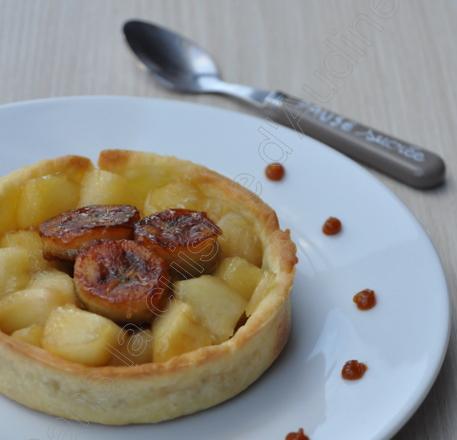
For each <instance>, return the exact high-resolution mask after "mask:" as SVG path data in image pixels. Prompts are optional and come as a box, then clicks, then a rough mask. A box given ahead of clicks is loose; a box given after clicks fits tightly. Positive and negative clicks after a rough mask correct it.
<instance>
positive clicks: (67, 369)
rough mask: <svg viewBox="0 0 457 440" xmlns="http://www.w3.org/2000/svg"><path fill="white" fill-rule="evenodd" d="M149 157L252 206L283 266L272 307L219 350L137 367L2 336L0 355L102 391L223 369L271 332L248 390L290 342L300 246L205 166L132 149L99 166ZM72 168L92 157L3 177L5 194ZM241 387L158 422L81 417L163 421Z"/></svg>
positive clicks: (256, 202) (85, 165)
mask: <svg viewBox="0 0 457 440" xmlns="http://www.w3.org/2000/svg"><path fill="white" fill-rule="evenodd" d="M144 154H146V155H148V156H154V157H156V158H159V159H160V160H166V161H172V162H173V163H176V164H178V165H181V164H186V165H187V166H189V167H190V168H192V170H193V171H195V172H196V173H195V174H194V175H193V180H196V181H199V182H200V183H202V184H205V183H206V184H210V183H211V184H212V185H215V186H217V188H218V189H219V190H220V191H221V192H222V193H223V194H225V195H226V196H227V197H230V198H231V199H232V200H233V199H235V200H237V201H239V202H240V203H242V204H243V206H247V207H248V209H249V210H250V212H251V213H252V215H253V216H255V218H256V221H257V222H258V223H260V224H261V225H262V228H263V230H262V231H261V233H262V234H263V235H264V236H265V237H267V238H268V239H269V241H270V244H269V252H270V253H271V260H272V261H273V262H279V265H278V267H277V268H276V270H277V275H278V283H277V285H276V287H275V292H276V295H274V300H273V301H269V302H268V304H265V305H264V306H263V307H259V310H258V311H256V312H255V313H254V314H253V315H252V316H251V317H250V318H249V320H248V321H247V324H246V325H245V326H243V327H242V328H240V329H239V330H238V331H237V333H236V334H235V335H234V336H233V337H232V338H231V339H230V340H228V341H226V342H224V343H222V344H219V345H216V346H210V347H203V348H200V349H198V350H195V351H192V352H189V353H186V354H183V355H180V356H177V357H175V358H173V359H170V360H169V361H167V362H164V363H150V364H144V365H138V366H133V367H113V366H106V367H95V368H93V367H85V366H82V365H78V364H75V363H71V362H68V361H65V360H63V359H61V358H58V357H57V356H54V355H52V354H50V353H48V352H46V351H44V350H42V349H39V348H35V347H31V346H29V345H28V344H25V343H22V342H21V341H17V340H14V339H12V338H11V337H9V336H8V335H5V334H3V333H1V332H0V353H1V354H2V357H3V358H4V359H6V360H10V361H12V362H13V363H18V364H19V365H21V364H22V362H21V360H24V359H25V360H27V359H28V360H34V361H36V362H38V364H39V367H40V368H39V369H40V370H42V371H41V373H42V374H44V376H46V375H49V376H50V377H51V378H52V377H53V376H57V377H58V379H56V380H57V382H58V383H59V380H61V381H68V380H70V381H71V380H73V381H74V382H75V383H78V381H80V380H82V381H83V384H84V385H85V386H90V387H98V386H99V382H100V380H102V381H103V380H104V379H114V380H116V383H117V384H119V383H120V382H119V381H121V382H123V383H124V384H128V383H130V384H134V383H138V384H140V383H141V384H143V382H144V381H145V380H146V382H149V383H153V382H154V381H156V382H157V381H158V382H160V381H161V379H163V378H167V377H168V378H170V377H176V376H180V375H181V376H182V374H185V373H186V372H187V371H188V370H189V366H192V367H193V368H194V369H195V368H196V367H199V368H203V367H207V366H208V365H210V366H211V364H216V363H218V364H219V365H222V369H223V366H224V363H225V362H226V360H227V359H229V358H230V357H231V356H232V355H233V353H236V352H237V351H241V352H242V351H243V349H245V348H246V347H248V345H249V342H251V345H256V344H254V342H256V335H259V334H263V333H269V334H270V338H269V339H270V341H269V342H270V348H271V352H269V353H268V355H264V356H263V358H262V359H260V361H259V362H258V363H257V365H256V366H255V370H256V373H255V374H254V375H253V377H252V378H251V380H249V381H248V383H246V386H248V385H249V384H250V383H252V382H253V381H255V380H256V379H257V378H258V377H259V376H260V375H261V374H262V372H263V371H265V369H266V368H268V367H269V365H271V363H272V362H273V361H274V359H276V357H277V356H278V355H279V353H280V352H281V350H282V348H283V347H284V345H285V344H286V341H287V338H288V334H289V331H290V311H289V312H288V313H285V312H284V310H285V309H288V308H290V304H289V292H290V289H291V286H292V281H293V276H294V266H295V264H296V262H297V259H296V248H295V245H294V243H293V242H292V241H291V240H290V232H289V231H288V230H286V231H281V230H280V229H279V223H278V219H277V216H276V214H275V212H274V211H273V210H272V209H271V208H270V207H269V206H268V205H266V204H265V203H264V202H263V201H262V200H260V198H259V197H257V196H256V195H254V194H253V193H251V192H250V191H249V190H247V189H245V188H243V187H242V186H241V185H239V184H238V183H236V182H234V181H232V180H230V179H228V178H227V177H225V176H222V175H220V174H218V173H216V172H214V171H211V170H209V169H207V168H205V167H203V166H201V165H196V164H193V163H192V162H189V161H184V160H181V159H176V158H173V157H164V156H159V155H155V154H153V153H140V152H132V151H128V150H105V151H103V152H102V153H101V155H100V159H99V165H100V166H101V167H103V169H108V170H109V168H110V167H111V166H112V165H113V163H116V164H119V163H121V164H122V163H127V162H129V161H132V160H135V159H141V158H142V157H144ZM69 165H70V166H76V168H78V167H80V168H81V170H82V171H88V170H89V169H90V168H91V167H92V164H91V162H90V160H89V159H86V158H83V157H80V156H65V157H61V158H57V159H53V160H50V161H47V160H45V161H42V162H39V163H37V164H35V165H32V166H30V167H27V168H25V169H20V170H18V171H16V172H13V173H11V174H10V175H8V176H5V177H4V178H1V179H0V193H1V191H2V187H3V188H4V187H5V186H8V185H10V184H14V185H16V184H18V183H20V182H23V181H26V180H27V179H30V178H33V177H36V176H38V175H43V174H47V173H54V172H59V171H62V172H64V171H65V169H66V168H67V167H68V166H69ZM266 345H267V346H268V345H269V344H268V343H267V344H266ZM203 369H204V368H203ZM219 374H220V373H219ZM122 379H125V380H122ZM151 381H152V382H151ZM61 386H62V385H61ZM246 386H244V387H243V388H242V389H244V388H245V387H246ZM102 388H103V387H102ZM242 389H240V390H236V389H235V390H234V392H233V393H228V394H227V393H226V394H225V395H223V396H222V397H221V398H220V399H216V402H211V403H209V404H206V403H201V402H196V404H195V405H193V406H194V407H193V408H192V407H191V408H189V409H188V410H186V411H182V412H181V413H180V414H170V415H164V416H162V417H158V418H155V417H153V416H151V417H150V419H147V417H146V419H139V418H138V417H133V416H132V420H127V421H126V420H125V417H122V414H121V413H118V412H117V411H116V414H114V415H113V416H112V417H111V416H110V417H108V418H106V417H105V416H102V415H101V414H99V415H98V416H94V414H93V413H91V412H90V411H88V412H87V414H84V411H83V414H80V415H79V416H78V417H81V420H87V421H94V422H98V423H107V424H124V423H144V422H147V421H160V420H165V419H169V418H173V417H176V416H180V415H183V414H187V413H191V412H194V411H198V410H200V409H204V408H206V407H208V406H212V405H214V404H217V403H219V402H221V401H223V400H226V399H228V398H230V397H232V396H233V395H236V394H238V393H239V392H240V391H241V390H242ZM0 390H1V391H2V392H3V393H4V394H5V395H7V396H9V397H11V398H13V399H14V400H17V401H19V402H21V403H24V404H25V405H27V406H30V407H34V408H36V409H39V410H41V411H45V412H49V413H51V414H55V415H61V416H63V417H69V418H74V417H73V416H72V414H68V413H67V412H66V411H65V409H64V408H59V407H52V408H49V409H46V408H43V406H40V405H36V404H34V403H33V402H32V401H31V400H33V399H28V398H27V396H18V395H15V392H14V387H12V388H11V387H6V389H5V386H4V381H1V380H0ZM86 403H87V402H86ZM191 406H192V405H191ZM123 411H125V409H123Z"/></svg>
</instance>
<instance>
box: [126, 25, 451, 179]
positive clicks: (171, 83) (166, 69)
mask: <svg viewBox="0 0 457 440" xmlns="http://www.w3.org/2000/svg"><path fill="white" fill-rule="evenodd" d="M124 34H125V37H126V40H127V43H128V44H129V46H130V48H131V49H132V51H133V52H134V53H135V54H136V55H137V57H138V58H139V59H140V60H141V61H142V62H143V64H144V65H145V66H146V67H147V68H148V69H149V70H150V71H151V72H152V73H153V74H154V76H155V78H156V79H157V80H159V82H160V83H161V84H163V85H164V86H165V87H167V88H169V89H172V90H175V91H177V92H184V93H216V94H221V95H226V96H230V97H232V98H237V99H239V100H241V101H243V102H245V103H247V104H250V105H252V106H254V107H255V108H256V109H257V110H258V111H259V112H260V113H261V114H262V115H263V116H264V117H268V118H270V119H272V120H273V121H276V122H279V123H281V124H284V125H287V126H289V127H291V128H294V129H295V130H299V131H301V132H302V133H305V134H307V135H309V136H312V137H313V138H315V139H318V140H319V141H322V142H324V143H326V144H328V145H330V146H331V147H333V148H335V149H336V150H338V151H340V152H342V153H344V154H346V155H348V156H350V157H352V158H353V159H356V160H358V161H360V162H362V163H364V164H366V165H369V166H370V167H372V168H374V169H377V170H379V171H382V172H384V173H385V174H387V175H390V176H392V177H394V178H396V179H398V180H399V181H401V182H404V183H406V184H408V185H410V186H413V187H416V188H430V187H433V186H437V185H439V184H440V183H442V182H443V180H444V174H445V165H444V162H443V160H442V159H441V158H440V157H439V156H437V155H436V154H434V153H432V152H430V151H427V150H425V149H423V148H421V147H418V146H415V145H412V144H410V143H407V142H404V141H401V140H399V139H395V138H393V137H392V136H389V135H386V134H384V133H381V132H379V131H378V130H375V129H373V128H370V127H366V126H364V125H362V124H359V123H358V122H355V121H352V120H350V119H348V118H346V117H344V116H340V115H338V114H336V113H334V112H331V111H329V110H325V109H323V108H322V107H320V106H319V105H316V104H313V103H310V102H306V101H303V100H300V99H296V98H293V97H291V96H288V95H286V94H285V93H282V92H279V91H276V92H275V91H273V92H271V91H266V90H260V89H256V88H253V87H249V86H245V85H239V84H231V83H227V82H225V81H223V80H222V79H221V76H220V73H219V70H218V69H217V66H216V64H215V62H214V61H213V59H212V58H211V56H210V55H209V54H208V53H207V52H206V51H205V50H203V49H202V48H200V47H199V46H198V45H197V44H195V43H194V42H193V41H191V40H189V39H187V38H185V37H183V36H181V35H179V34H176V33H175V32H172V31H170V30H168V29H165V28H163V27H160V26H157V25H155V24H151V23H146V22H142V21H137V20H133V21H128V22H127V23H125V25H124Z"/></svg>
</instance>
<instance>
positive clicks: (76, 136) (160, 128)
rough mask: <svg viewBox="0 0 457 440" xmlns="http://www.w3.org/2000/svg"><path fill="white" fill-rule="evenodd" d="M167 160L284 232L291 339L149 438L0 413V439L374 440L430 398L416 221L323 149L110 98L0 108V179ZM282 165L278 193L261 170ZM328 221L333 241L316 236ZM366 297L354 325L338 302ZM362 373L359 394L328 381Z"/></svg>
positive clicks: (436, 343) (427, 268) (426, 269)
mask: <svg viewBox="0 0 457 440" xmlns="http://www.w3.org/2000/svg"><path fill="white" fill-rule="evenodd" d="M108 147H110V148H130V149H138V150H146V151H147V150H151V151H155V152H158V153H163V154H173V155H176V156H179V157H181V158H187V159H191V160H193V161H195V162H197V163H201V164H204V165H207V166H209V167H211V168H213V169H215V170H217V171H219V172H222V173H223V174H225V175H227V176H229V177H232V178H235V179H236V180H238V181H240V182H242V183H243V184H245V185H247V186H249V187H250V188H251V189H252V190H254V191H256V192H258V193H259V194H260V195H261V197H262V198H263V199H264V200H265V201H266V202H268V203H269V204H271V206H272V207H273V208H274V209H275V210H276V211H277V213H278V215H279V218H280V220H281V224H282V226H283V227H288V228H290V229H291V230H292V233H293V238H294V240H295V242H296V243H297V246H298V252H299V258H300V263H299V265H298V271H297V278H296V283H295V287H294V291H293V331H292V335H291V339H290V342H289V344H288V346H287V347H286V349H285V351H284V353H283V354H282V356H281V357H280V358H279V359H278V361H277V362H276V363H275V364H274V365H273V367H272V368H271V369H270V370H269V371H268V372H267V373H266V374H265V375H264V376H263V377H262V378H261V379H260V380H259V381H258V382H257V383H255V384H254V385H253V386H252V387H250V388H249V389H248V390H247V391H245V392H244V393H242V394H241V395H239V396H238V397H236V398H234V399H232V400H230V401H228V402H226V403H224V404H222V405H219V406H217V407H215V408H212V409H210V410H207V411H203V412H201V413H198V414H195V415H192V416H188V417H184V418H181V419H179V420H175V421H171V422H167V423H162V424H159V425H143V426H130V427H117V428H112V427H105V426H100V425H88V424H84V423H77V422H69V421H65V420H59V419H56V418H53V417H49V416H46V415H43V414H40V413H38V412H34V411H30V410H28V409H25V408H23V407H22V406H19V405H17V404H15V403H13V402H11V401H9V400H7V399H4V398H1V399H0V420H1V421H2V423H1V425H2V438H8V439H27V440H32V439H37V440H38V439H39V440H83V439H84V440H92V439H93V440H104V439H106V440H108V439H109V440H118V439H119V440H121V439H122V440H124V439H126V438H131V439H135V440H142V439H148V440H150V439H167V440H174V439H183V438H186V439H218V440H229V439H230V440H233V439H237V440H253V439H263V440H281V439H284V437H285V435H286V434H287V433H288V432H290V431H294V430H297V428H299V427H303V428H304V429H305V432H306V433H307V434H308V435H309V436H310V437H311V439H312V440H329V439H336V438H338V439H351V440H358V439H360V440H368V439H384V438H389V437H390V436H392V435H393V434H394V433H395V432H396V431H397V430H398V429H399V428H400V427H401V425H402V424H404V423H405V422H406V420H407V419H408V418H409V417H410V416H411V414H412V413H413V412H414V410H415V409H416V408H417V406H418V405H419V404H420V402H421V401H422V400H423V399H424V397H425V395H426V394H427V392H428V390H429V389H430V387H431V385H432V383H433V381H434V379H435V377H436V375H437V373H438V371H439V368H440V366H441V363H442V360H443V356H444V353H445V350H446V346H447V342H448V331H449V307H448V295H447V290H446V284H445V279H444V277H443V272H442V269H441V266H440V263H439V260H438V258H437V255H436V253H435V251H434V249H433V246H432V244H431V243H430V241H429V239H428V238H427V236H426V235H425V233H424V231H423V230H422V228H421V227H420V226H419V224H418V223H417V221H416V220H415V219H414V218H413V216H412V215H411V214H410V213H409V211H408V210H407V209H406V208H405V207H404V206H403V205H402V204H401V203H400V202H399V201H398V199H396V198H395V197H394V196H393V195H392V194H391V193H390V192H389V191H388V190H387V189H386V188H385V187H384V186H382V185H381V184H380V183H379V182H378V181H377V180H376V179H374V178H373V177H372V176H371V175H370V174H369V173H368V172H366V171H365V170H364V169H362V168H361V167H360V166H358V165H357V164H355V163H354V162H352V161H350V160H349V159H347V158H345V157H344V156H342V155H340V154H339V153H336V152H335V151H333V150H331V149H330V148H328V147H326V146H324V145H322V144H320V143H318V142H316V141H314V140H312V139H309V138H307V137H304V136H301V135H299V134H297V133H296V132H294V131H291V130H288V129H286V128H282V127H277V126H273V125H270V124H269V123H267V122H266V121H263V120H260V119H256V118H252V117H248V116H244V115H241V114H237V113H232V112H228V111H222V110H217V109H215V108H211V107H204V106H196V105H190V104H184V103H180V102H174V101H161V100H149V99H139V98H126V97H124V98H122V97H119V98H117V97H91V98H64V99H52V100H44V101H36V102H27V103H19V104H15V105H7V106H3V107H1V108H0V172H1V174H4V173H6V172H8V171H10V170H13V169H15V168H18V167H21V166H23V165H26V164H30V163H33V162H35V161H37V160H40V159H44V158H51V157H54V156H57V155H62V154H66V153H73V154H74V153H76V154H82V155H88V156H90V157H92V158H96V157H97V153H98V152H99V151H100V150H101V149H103V148H108ZM270 159H271V160H281V161H283V162H285V167H286V169H287V177H286V179H285V180H284V181H283V182H281V183H273V182H269V181H267V180H266V179H265V178H264V177H263V171H264V167H265V165H266V163H265V160H267V161H269V160H270ZM330 215H333V216H337V217H339V218H341V219H342V221H343V223H344V232H343V233H342V234H341V235H339V236H334V237H327V236H325V235H323V234H322V232H321V225H322V223H323V221H324V220H325V219H326V218H327V217H328V216H330ZM363 288H372V289H375V290H376V292H377V293H378V299H379V303H378V305H377V306H376V308H375V309H373V310H371V311H368V312H360V311H358V310H357V309H356V307H355V306H354V304H353V303H352V296H353V294H354V293H355V292H357V291H359V290H361V289H363ZM349 359H358V360H362V361H365V362H366V363H367V364H368V366H369V370H368V372H367V374H366V375H365V377H364V378H363V380H361V381H358V382H355V383H348V382H345V381H343V380H342V379H341V376H340V370H341V367H342V365H343V364H344V362H345V361H347V360H349Z"/></svg>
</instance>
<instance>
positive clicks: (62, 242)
mask: <svg viewBox="0 0 457 440" xmlns="http://www.w3.org/2000/svg"><path fill="white" fill-rule="evenodd" d="M139 219H140V214H139V212H138V210H137V209H136V208H135V207H134V206H130V205H91V206H85V207H84V208H79V209H75V210H73V211H67V212H64V213H63V214H60V215H58V216H56V217H53V218H51V219H49V220H47V221H45V222H44V223H42V224H41V225H40V235H41V238H42V240H43V255H44V257H45V258H47V259H53V258H58V259H62V260H69V261H73V260H74V259H75V258H76V255H77V253H78V251H79V250H80V249H81V248H82V247H83V246H84V245H85V244H87V243H89V242H91V241H93V240H101V239H104V240H121V239H130V238H133V225H134V223H135V222H137V221H138V220H139Z"/></svg>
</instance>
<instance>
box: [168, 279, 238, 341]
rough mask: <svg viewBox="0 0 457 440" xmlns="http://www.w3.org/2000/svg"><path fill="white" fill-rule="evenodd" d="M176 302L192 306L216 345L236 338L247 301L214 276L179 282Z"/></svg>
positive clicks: (176, 285)
mask: <svg viewBox="0 0 457 440" xmlns="http://www.w3.org/2000/svg"><path fill="white" fill-rule="evenodd" d="M174 293H175V296H176V298H178V299H179V300H181V301H184V302H185V303H187V304H189V305H191V306H192V309H193V310H194V312H195V315H196V317H197V319H198V320H199V321H200V322H201V323H202V324H203V325H204V326H205V327H206V328H208V329H209V331H210V332H211V333H212V334H213V336H214V338H215V341H216V342H217V343H219V342H222V341H225V340H226V339H228V338H230V337H231V336H232V335H233V331H234V330H235V327H236V324H237V322H238V320H239V319H240V317H241V315H242V314H243V312H244V309H245V307H246V300H245V299H244V298H243V297H242V296H241V295H240V294H239V293H237V292H236V291H235V290H233V289H232V288H230V287H229V286H228V284H226V283H225V282H224V281H222V280H221V279H219V278H217V277H215V276H212V275H203V276H201V277H199V278H192V279H190V280H185V281H178V282H177V283H175V289H174Z"/></svg>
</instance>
